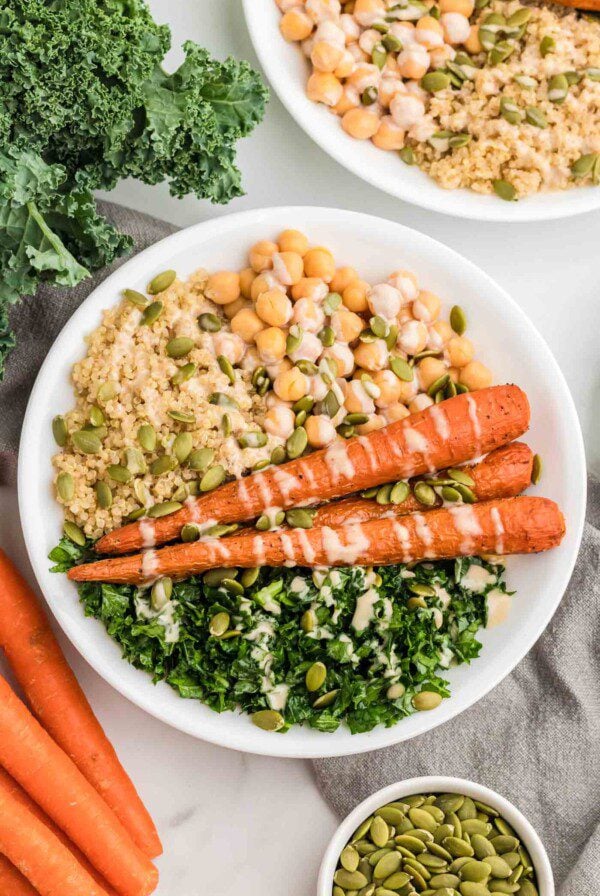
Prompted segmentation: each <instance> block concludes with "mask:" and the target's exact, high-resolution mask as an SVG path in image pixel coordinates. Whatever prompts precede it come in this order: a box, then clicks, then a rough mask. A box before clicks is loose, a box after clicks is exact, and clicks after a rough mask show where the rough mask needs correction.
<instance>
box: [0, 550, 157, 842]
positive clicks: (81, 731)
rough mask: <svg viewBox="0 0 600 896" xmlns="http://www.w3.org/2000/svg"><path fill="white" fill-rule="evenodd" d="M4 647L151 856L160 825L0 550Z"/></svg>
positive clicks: (0, 640) (32, 698) (39, 707)
mask: <svg viewBox="0 0 600 896" xmlns="http://www.w3.org/2000/svg"><path fill="white" fill-rule="evenodd" d="M0 646H1V647H3V648H4V651H5V653H6V656H7V659H8V661H9V663H10V666H11V668H12V670H13V672H14V674H15V676H16V678H17V681H18V682H19V684H20V685H21V687H22V688H23V691H24V692H25V696H26V698H27V700H28V702H29V705H30V707H31V709H32V711H33V713H34V715H35V716H36V717H37V719H38V720H39V721H40V723H41V724H42V725H43V726H44V728H45V729H46V731H48V733H49V734H50V735H51V736H52V737H53V738H54V740H55V741H56V743H57V744H58V745H59V746H61V747H62V748H63V750H64V751H65V753H67V754H68V755H69V756H70V757H71V759H72V760H73V762H74V763H75V765H76V766H77V767H78V768H79V770H80V771H81V773H82V774H83V775H84V776H85V777H86V778H87V780H88V781H89V782H90V784H91V785H92V786H93V787H95V788H96V790H97V791H98V793H99V794H100V796H102V797H103V798H104V800H105V802H106V803H107V804H108V805H109V806H110V808H111V809H112V810H113V811H114V813H115V815H116V816H117V818H118V819H119V821H120V822H121V823H122V825H123V826H124V827H125V828H126V830H127V831H128V832H129V834H130V835H131V837H132V838H133V840H134V842H135V843H137V845H138V846H139V847H140V849H142V850H143V851H144V852H145V853H146V855H148V856H150V857H151V858H154V856H157V855H160V853H161V852H162V847H161V843H160V840H159V838H158V834H157V832H156V828H155V827H154V824H153V823H152V819H151V818H150V816H149V814H148V812H147V810H146V808H145V807H144V805H143V803H142V801H141V800H140V798H139V796H138V794H137V792H136V790H135V787H134V786H133V784H132V782H131V780H130V778H129V776H128V775H127V773H126V772H125V769H124V768H123V766H122V765H121V763H120V762H119V760H118V758H117V755H116V753H115V750H114V748H113V746H112V744H111V743H110V741H109V740H108V738H107V737H106V735H105V733H104V731H103V730H102V726H101V725H100V723H99V721H98V719H97V718H96V716H95V715H94V713H93V710H92V708H91V706H90V704H89V703H88V701H87V698H86V696H85V694H84V693H83V691H82V690H81V688H80V686H79V683H78V682H77V679H76V678H75V676H74V674H73V672H72V670H71V668H70V666H69V665H68V663H67V661H66V659H65V657H64V655H63V652H62V650H61V649H60V646H59V644H58V641H57V640H56V638H55V637H54V634H53V633H52V630H51V628H50V625H49V623H48V618H47V616H46V614H45V613H44V611H43V610H42V608H41V606H40V604H39V602H38V600H37V598H36V596H35V594H34V593H33V591H32V590H31V588H30V587H29V585H28V584H27V582H26V581H25V580H24V579H23V578H22V576H21V575H20V574H19V572H18V571H17V570H16V569H15V567H14V566H13V564H12V563H11V562H10V560H9V559H8V557H7V556H6V554H5V553H4V552H3V551H2V550H0Z"/></svg>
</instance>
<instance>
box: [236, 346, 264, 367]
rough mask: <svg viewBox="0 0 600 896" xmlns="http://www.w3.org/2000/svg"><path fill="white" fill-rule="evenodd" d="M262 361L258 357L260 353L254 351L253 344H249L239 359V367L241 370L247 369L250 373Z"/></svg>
mask: <svg viewBox="0 0 600 896" xmlns="http://www.w3.org/2000/svg"><path fill="white" fill-rule="evenodd" d="M261 364H262V361H261V359H260V355H259V354H258V352H257V351H256V349H255V347H254V346H253V345H249V346H247V348H246V353H245V355H244V357H243V358H242V360H241V361H240V367H241V368H242V370H249V371H250V373H253V372H254V371H255V370H256V368H257V367H260V366H261Z"/></svg>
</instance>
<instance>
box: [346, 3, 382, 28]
mask: <svg viewBox="0 0 600 896" xmlns="http://www.w3.org/2000/svg"><path fill="white" fill-rule="evenodd" d="M385 12H386V8H385V3H384V2H383V0H356V3H355V4H354V18H355V19H356V21H357V22H358V24H359V25H362V26H363V28H368V27H369V25H372V24H373V22H376V21H377V19H380V18H381V17H382V16H384V15H385Z"/></svg>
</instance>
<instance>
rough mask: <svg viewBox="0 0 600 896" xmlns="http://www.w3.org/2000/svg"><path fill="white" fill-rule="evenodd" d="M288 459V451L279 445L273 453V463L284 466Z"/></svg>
mask: <svg viewBox="0 0 600 896" xmlns="http://www.w3.org/2000/svg"><path fill="white" fill-rule="evenodd" d="M286 458H287V454H286V450H285V448H284V447H283V445H277V447H276V448H273V450H272V452H271V463H272V464H282V463H283V462H284V461H285V460H286Z"/></svg>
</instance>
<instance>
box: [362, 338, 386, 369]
mask: <svg viewBox="0 0 600 896" xmlns="http://www.w3.org/2000/svg"><path fill="white" fill-rule="evenodd" d="M354 360H355V361H356V363H357V364H360V366H361V367H364V368H365V370H368V371H369V372H372V371H374V370H383V368H384V367H387V366H388V364H389V351H388V347H387V345H386V344H385V341H384V340H383V339H376V340H375V341H374V342H361V343H359V344H358V345H357V346H356V348H355V349H354Z"/></svg>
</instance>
